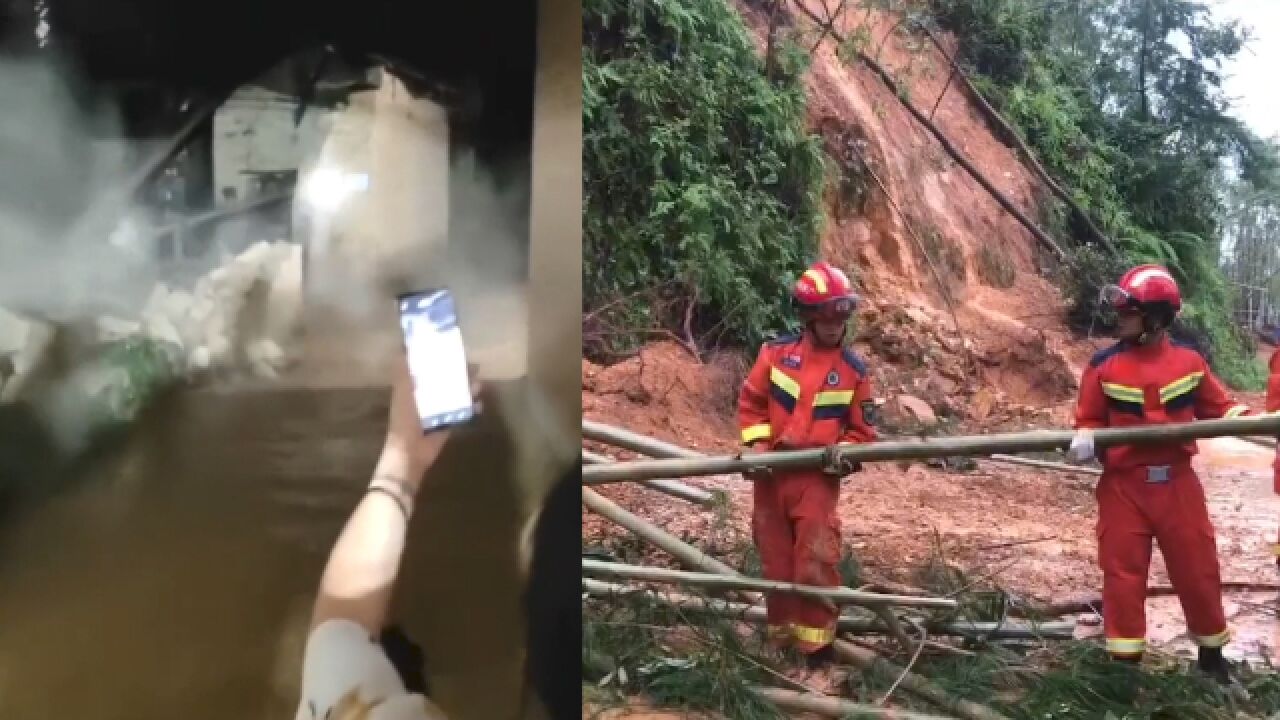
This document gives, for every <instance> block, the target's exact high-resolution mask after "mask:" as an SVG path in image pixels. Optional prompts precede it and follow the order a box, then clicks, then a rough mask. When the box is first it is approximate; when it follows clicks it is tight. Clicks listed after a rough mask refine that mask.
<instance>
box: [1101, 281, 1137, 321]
mask: <svg viewBox="0 0 1280 720" xmlns="http://www.w3.org/2000/svg"><path fill="white" fill-rule="evenodd" d="M1099 300H1101V301H1102V304H1103V305H1106V306H1107V307H1110V308H1111V309H1112V310H1115V311H1116V312H1118V313H1123V314H1129V313H1136V312H1138V311H1139V310H1140V309H1141V307H1140V304H1139V302H1138V299H1137V298H1135V297H1134V296H1133V295H1132V294H1130V293H1129V291H1127V290H1125V289H1124V288H1122V287H1120V286H1119V285H1108V286H1106V287H1104V288H1102V291H1101V292H1100V293H1099Z"/></svg>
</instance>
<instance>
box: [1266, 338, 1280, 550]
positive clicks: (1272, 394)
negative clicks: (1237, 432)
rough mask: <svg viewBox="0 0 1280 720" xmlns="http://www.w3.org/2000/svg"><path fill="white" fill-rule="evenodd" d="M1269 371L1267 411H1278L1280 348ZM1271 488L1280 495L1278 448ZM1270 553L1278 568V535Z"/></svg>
mask: <svg viewBox="0 0 1280 720" xmlns="http://www.w3.org/2000/svg"><path fill="white" fill-rule="evenodd" d="M1268 365H1269V366H1270V373H1269V374H1268V376H1267V400H1266V403H1267V412H1269V413H1274V412H1280V348H1276V350H1275V352H1273V353H1271V361H1270V362H1269V363H1268ZM1271 467H1272V470H1271V473H1272V475H1271V489H1272V490H1273V491H1275V493H1276V494H1278V495H1280V449H1277V450H1276V459H1275V462H1274V463H1273V464H1272V466H1271ZM1271 554H1272V555H1273V556H1275V559H1276V567H1277V568H1280V537H1277V538H1276V541H1275V543H1274V544H1273V545H1272V546H1271Z"/></svg>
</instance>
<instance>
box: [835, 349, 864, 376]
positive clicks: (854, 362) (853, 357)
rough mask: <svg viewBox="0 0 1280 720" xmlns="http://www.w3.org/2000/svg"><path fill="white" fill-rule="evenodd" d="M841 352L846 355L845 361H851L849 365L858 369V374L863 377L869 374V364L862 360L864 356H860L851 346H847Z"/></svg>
mask: <svg viewBox="0 0 1280 720" xmlns="http://www.w3.org/2000/svg"><path fill="white" fill-rule="evenodd" d="M840 354H841V355H843V356H844V361H845V362H847V363H849V367H851V368H853V369H854V370H855V371H857V373H858V375H860V376H862V377H866V376H867V364H866V363H865V362H863V361H862V358H860V357H858V354H857V353H855V352H854V351H852V350H850V349H849V348H845V349H844V350H843V351H841V353H840Z"/></svg>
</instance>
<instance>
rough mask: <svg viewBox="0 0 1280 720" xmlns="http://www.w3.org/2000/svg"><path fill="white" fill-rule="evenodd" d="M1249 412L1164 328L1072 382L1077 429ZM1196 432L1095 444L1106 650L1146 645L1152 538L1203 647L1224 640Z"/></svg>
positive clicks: (1127, 652)
mask: <svg viewBox="0 0 1280 720" xmlns="http://www.w3.org/2000/svg"><path fill="white" fill-rule="evenodd" d="M1246 414H1251V411H1250V410H1249V408H1247V407H1246V406H1244V405H1240V404H1237V403H1235V402H1234V401H1233V400H1232V399H1231V397H1230V396H1229V395H1228V394H1227V391H1226V389H1225V388H1223V386H1222V384H1221V383H1220V382H1219V381H1218V379H1217V378H1216V377H1214V375H1213V373H1212V372H1210V370H1209V367H1208V364H1207V363H1206V362H1205V360H1204V358H1203V357H1202V356H1201V355H1200V353H1198V352H1196V350H1194V349H1193V348H1191V347H1189V346H1186V345H1182V344H1180V343H1176V342H1171V341H1170V340H1169V339H1168V338H1166V337H1162V338H1161V339H1159V340H1158V341H1156V342H1153V343H1152V344H1150V345H1136V344H1132V343H1128V342H1120V343H1117V344H1116V345H1114V346H1112V347H1111V348H1108V349H1106V350H1103V351H1102V352H1099V353H1098V354H1097V355H1095V356H1094V357H1093V360H1092V361H1090V363H1089V367H1088V368H1087V369H1086V370H1085V371H1084V377H1083V378H1082V379H1081V381H1080V399H1079V403H1078V404H1077V406H1076V427H1077V428H1102V427H1132V426H1135V425H1161V424H1166V423H1177V422H1188V421H1191V420H1194V419H1206V418H1220V417H1237V416H1239V415H1246ZM1195 453H1196V444H1195V441H1189V442H1185V443H1179V444H1165V445H1146V446H1138V445H1130V446H1117V447H1111V448H1107V449H1105V450H1103V451H1101V452H1100V459H1101V461H1102V466H1103V473H1102V479H1101V480H1100V481H1099V482H1098V488H1097V491H1096V495H1097V498H1098V564H1099V565H1101V566H1102V578H1103V579H1102V603H1103V608H1102V615H1103V626H1104V629H1105V631H1106V636H1107V651H1108V652H1109V653H1111V655H1112V656H1115V657H1137V656H1140V655H1141V654H1142V653H1143V651H1144V650H1145V649H1146V593H1147V572H1148V567H1149V565H1150V562H1151V539H1152V538H1153V537H1154V538H1155V539H1156V540H1157V541H1158V542H1159V543H1160V551H1161V553H1163V554H1164V558H1165V564H1166V565H1167V567H1168V569H1169V580H1170V581H1171V582H1172V583H1173V587H1174V590H1176V591H1177V593H1178V599H1179V600H1180V601H1181V602H1182V611H1183V614H1184V615H1185V616H1186V620H1187V628H1188V629H1189V630H1190V633H1191V635H1192V639H1193V640H1195V642H1196V644H1198V645H1200V646H1202V647H1221V646H1222V645H1225V644H1226V642H1227V641H1228V640H1229V639H1230V633H1229V632H1228V630H1227V622H1226V618H1225V617H1224V615H1223V612H1222V594H1221V588H1220V585H1219V574H1218V572H1219V571H1218V555H1217V545H1216V542H1215V539H1214V531H1213V525H1212V524H1211V523H1210V521H1209V511H1208V508H1207V506H1206V505H1205V496H1204V488H1203V487H1202V486H1201V485H1200V478H1198V477H1197V476H1196V474H1195V472H1194V471H1193V470H1192V469H1191V456H1192V455H1194V454H1195Z"/></svg>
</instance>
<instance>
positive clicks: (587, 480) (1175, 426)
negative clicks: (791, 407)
mask: <svg viewBox="0 0 1280 720" xmlns="http://www.w3.org/2000/svg"><path fill="white" fill-rule="evenodd" d="M1276 434H1280V415H1258V416H1252V417H1242V418H1231V419H1224V420H1201V421H1197V422H1188V423H1171V424H1168V425H1144V426H1140V427H1125V428H1104V429H1101V430H1097V431H1095V432H1094V442H1095V444H1096V445H1097V446H1098V447H1100V448H1104V447H1114V446H1117V445H1147V444H1156V443H1172V442H1184V441H1187V440H1195V439H1197V438H1207V437H1222V436H1237V437H1238V436H1247V435H1276ZM1072 437H1074V433H1073V432H1071V431H1069V430H1033V431H1030V432H1017V433H1001V434H993V435H967V436H955V437H939V438H929V439H927V440H914V441H901V442H879V443H869V444H866V445H841V446H840V448H841V450H842V452H843V453H844V457H846V458H848V459H850V460H853V461H857V462H870V461H876V460H903V459H920V458H927V457H946V456H949V455H962V456H983V455H993V454H997V453H1018V452H1044V451H1049V450H1065V449H1067V448H1068V447H1069V446H1070V445H1071V439H1072ZM826 450H827V449H826V448H814V449H809V450H787V451H783V452H771V453H761V454H759V455H749V456H746V457H744V456H742V455H740V454H739V455H734V456H721V457H705V458H695V459H684V458H673V459H668V460H638V461H633V462H625V463H615V464H614V465H610V466H598V467H589V468H586V469H584V470H583V473H582V481H583V483H584V484H588V485H598V484H604V483H611V482H627V481H636V480H644V479H648V478H657V477H692V476H698V475H720V474H725V473H750V472H752V471H759V470H762V469H765V468H770V469H774V470H810V469H816V468H818V467H821V465H822V463H823V458H824V455H825V453H826Z"/></svg>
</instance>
